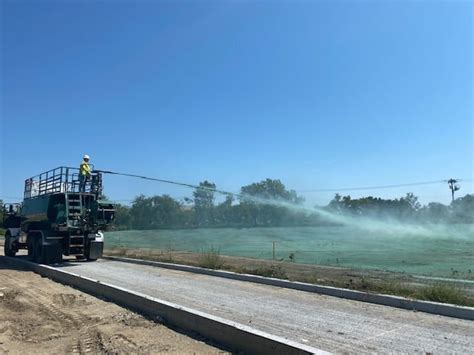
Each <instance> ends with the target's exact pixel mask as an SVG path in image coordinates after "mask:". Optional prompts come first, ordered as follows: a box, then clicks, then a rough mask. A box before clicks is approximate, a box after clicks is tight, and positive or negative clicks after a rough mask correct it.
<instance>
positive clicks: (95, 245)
mask: <svg viewBox="0 0 474 355" xmlns="http://www.w3.org/2000/svg"><path fill="white" fill-rule="evenodd" d="M103 252H104V242H96V241H94V240H93V241H91V242H90V245H89V253H88V255H86V257H87V260H97V259H99V258H101V257H102V254H103Z"/></svg>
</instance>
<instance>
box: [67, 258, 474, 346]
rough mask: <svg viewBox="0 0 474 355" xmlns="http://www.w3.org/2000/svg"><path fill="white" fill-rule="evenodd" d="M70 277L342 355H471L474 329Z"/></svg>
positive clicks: (200, 284)
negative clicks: (394, 353)
mask: <svg viewBox="0 0 474 355" xmlns="http://www.w3.org/2000/svg"><path fill="white" fill-rule="evenodd" d="M60 268H63V269H65V270H68V271H70V272H73V273H76V274H80V275H82V276H86V277H90V278H93V279H96V280H100V281H102V282H106V283H110V284H114V285H117V286H121V287H125V288H128V289H131V290H135V291H138V292H141V293H144V294H147V295H150V296H153V297H157V298H160V299H163V300H167V301H170V302H174V303H177V304H179V305H182V306H187V307H191V308H194V309H196V310H199V311H203V312H206V313H210V314H213V315H216V316H219V317H222V318H225V319H229V320H232V321H236V322H239V323H241V324H246V325H249V326H252V327H254V328H257V329H259V330H262V331H265V332H268V333H271V334H275V335H279V336H282V337H284V338H287V339H291V340H293V341H297V342H299V343H304V344H307V345H311V346H314V347H316V348H320V349H322V350H326V351H331V352H336V353H374V352H378V353H388V352H391V353H393V352H396V353H434V354H436V353H470V352H471V351H472V349H474V337H473V336H472V335H473V334H474V322H472V321H468V320H460V319H455V318H449V317H442V316H436V315H431V314H426V313H421V312H413V311H407V310H402V309H397V308H391V307H385V306H380V305H374V304H369V303H363V302H357V301H351V300H344V299H340V298H335V297H329V296H324V295H318V294H312V293H308V292H302V291H296V290H289V289H285V288H279V287H274V286H266V285H259V284H253V283H250V282H243V281H235V280H228V279H223V278H219V277H212V276H207V275H199V274H193V273H187V272H182V271H174V270H168V269H162V268H157V267H153V266H144V265H135V264H129V263H123V262H117V261H110V260H99V261H97V262H94V263H87V262H69V263H65V264H64V265H63V266H60Z"/></svg>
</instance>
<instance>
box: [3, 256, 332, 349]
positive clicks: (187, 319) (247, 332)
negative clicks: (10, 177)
mask: <svg viewBox="0 0 474 355" xmlns="http://www.w3.org/2000/svg"><path fill="white" fill-rule="evenodd" d="M0 263H2V264H5V265H10V266H15V267H22V268H25V269H27V270H31V271H34V272H36V273H37V274H40V275H41V276H44V277H47V278H49V279H52V280H54V281H57V282H60V283H63V284H66V285H70V286H73V287H75V288H77V289H79V290H81V291H84V292H87V293H89V294H92V295H94V296H98V297H102V298H105V299H108V300H110V301H113V302H114V303H117V304H119V305H121V306H123V307H125V308H128V309H131V310H133V311H136V312H138V313H141V314H143V315H146V316H148V317H151V318H153V319H162V320H163V321H164V323H165V324H167V325H170V326H172V327H175V328H177V329H180V330H182V331H185V332H190V333H195V334H199V335H201V336H203V337H205V338H208V339H210V340H212V341H214V342H216V343H217V344H221V345H223V346H224V347H226V348H228V349H230V350H232V351H236V352H242V351H243V352H245V353H251V354H329V353H328V352H325V351H323V350H320V349H317V348H313V347H311V346H307V345H304V344H299V343H297V342H294V341H291V340H287V339H284V338H282V337H279V336H275V335H271V334H268V333H265V332H262V331H260V330H257V329H254V328H251V327H248V326H246V325H242V324H239V323H236V322H232V321H229V320H226V319H223V318H220V317H216V316H213V315H210V314H207V313H204V312H200V311H197V310H194V309H191V308H188V307H182V306H180V305H177V304H174V303H171V302H168V301H164V300H160V299H158V298H154V297H150V296H147V295H145V294H142V293H139V292H135V291H131V290H127V289H125V288H122V287H118V286H114V285H111V284H107V283H102V282H100V281H98V280H94V279H90V278H87V277H83V276H80V275H77V274H74V273H71V272H68V271H64V270H59V269H57V268H55V267H51V266H47V265H39V264H35V263H32V262H29V261H26V260H21V259H17V258H11V257H5V256H0Z"/></svg>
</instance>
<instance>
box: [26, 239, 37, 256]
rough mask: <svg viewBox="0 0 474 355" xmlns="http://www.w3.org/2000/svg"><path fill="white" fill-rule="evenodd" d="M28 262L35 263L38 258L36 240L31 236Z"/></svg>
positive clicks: (28, 245)
mask: <svg viewBox="0 0 474 355" xmlns="http://www.w3.org/2000/svg"><path fill="white" fill-rule="evenodd" d="M27 247H28V260H29V261H33V262H34V261H35V259H36V256H35V239H34V238H33V237H31V236H28V244H27Z"/></svg>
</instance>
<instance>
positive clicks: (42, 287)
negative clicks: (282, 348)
mask: <svg viewBox="0 0 474 355" xmlns="http://www.w3.org/2000/svg"><path fill="white" fill-rule="evenodd" d="M5 353H9V354H30V353H35V354H58V353H76V354H85V353H101V354H119V353H120V354H121V353H140V354H142V353H149V354H152V353H153V354H154V353H171V354H199V353H200V354H218V353H222V351H221V350H219V349H217V348H215V347H212V346H210V345H208V344H206V343H204V342H202V341H199V340H196V339H193V338H190V337H188V336H186V335H183V334H181V333H178V332H175V331H173V330H170V329H169V328H167V327H165V326H164V325H162V324H159V323H156V322H152V321H150V320H148V319H145V318H144V317H142V316H140V315H137V314H135V313H132V312H130V311H128V310H126V309H124V308H121V307H118V306H117V305H115V304H113V303H109V302H105V301H102V300H99V299H97V298H95V297H92V296H90V295H88V294H85V293H82V292H80V291H77V290H75V289H73V288H71V287H68V286H64V285H61V284H58V283H55V282H53V281H51V280H49V279H45V278H42V277H41V276H38V275H37V274H35V273H33V272H30V271H24V270H18V269H17V270H12V269H11V268H10V267H8V268H7V267H6V266H3V265H1V264H0V354H5Z"/></svg>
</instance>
